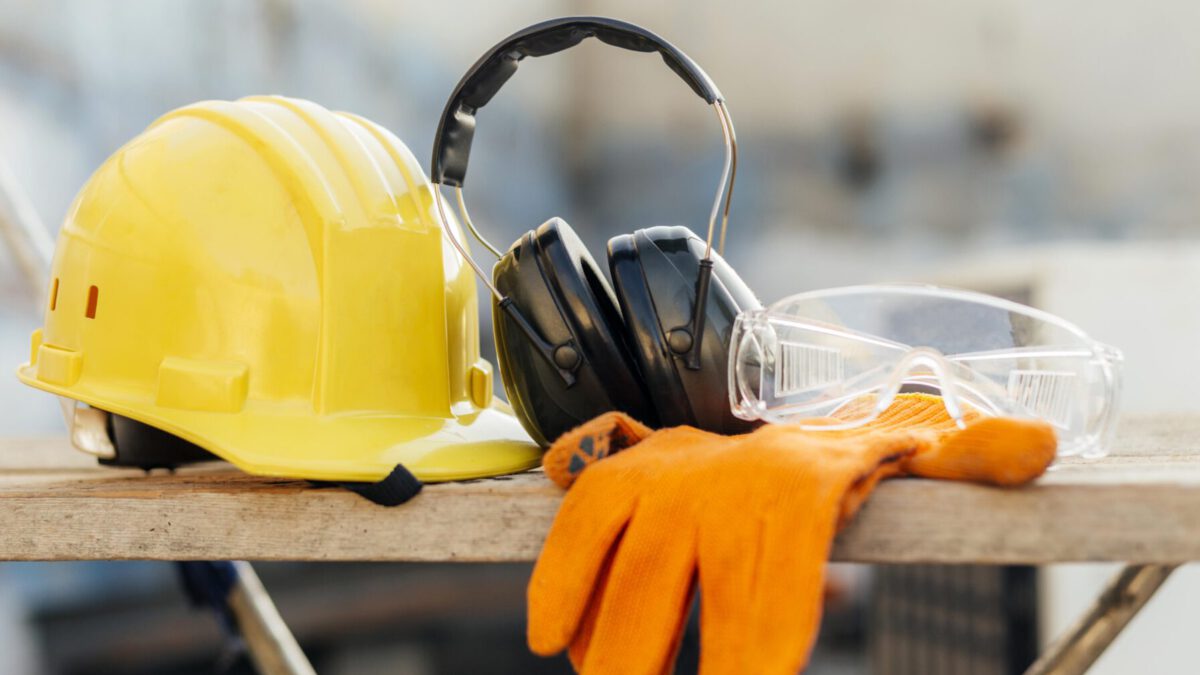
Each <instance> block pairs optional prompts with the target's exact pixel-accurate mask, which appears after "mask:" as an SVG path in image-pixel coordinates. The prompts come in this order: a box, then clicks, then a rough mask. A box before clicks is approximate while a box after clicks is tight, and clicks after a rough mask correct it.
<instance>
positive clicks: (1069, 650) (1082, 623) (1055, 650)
mask: <svg viewBox="0 0 1200 675" xmlns="http://www.w3.org/2000/svg"><path fill="white" fill-rule="evenodd" d="M1175 568H1176V565H1126V566H1125V567H1124V568H1123V569H1122V570H1121V571H1120V572H1119V573H1117V575H1116V576H1114V577H1113V578H1112V579H1111V580H1110V581H1109V582H1108V586H1107V587H1105V589H1104V592H1103V593H1101V594H1100V597H1098V598H1096V601H1095V602H1093V603H1092V606H1091V607H1089V608H1088V611H1087V612H1086V613H1085V614H1084V615H1083V616H1082V617H1080V619H1079V621H1078V622H1076V623H1075V625H1074V626H1071V629H1070V630H1068V631H1067V632H1066V633H1065V634H1064V635H1063V636H1061V637H1060V638H1058V639H1057V640H1055V641H1054V643H1053V644H1051V645H1050V647H1049V648H1047V649H1046V652H1045V653H1044V654H1042V656H1041V657H1040V658H1039V659H1038V660H1037V661H1036V662H1035V663H1034V664H1033V665H1032V666H1030V667H1029V669H1028V670H1026V671H1025V675H1082V674H1083V673H1085V672H1087V669H1088V668H1091V667H1092V664H1093V663H1095V662H1096V659H1098V658H1100V655H1101V654H1103V653H1104V650H1105V649H1108V646H1109V645H1111V644H1112V641H1113V640H1115V639H1116V638H1117V636H1118V635H1120V634H1121V631H1122V630H1123V629H1124V628H1125V626H1126V625H1128V624H1129V622H1130V620H1132V619H1133V617H1135V616H1137V613H1138V611H1140V610H1141V609H1142V607H1144V606H1145V605H1146V602H1147V601H1149V600H1150V598H1151V597H1153V596H1154V593H1155V591H1157V590H1158V587H1159V586H1162V583H1163V582H1164V581H1166V580H1167V577H1168V576H1170V575H1171V572H1173V571H1175Z"/></svg>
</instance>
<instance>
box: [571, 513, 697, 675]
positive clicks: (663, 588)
mask: <svg viewBox="0 0 1200 675" xmlns="http://www.w3.org/2000/svg"><path fill="white" fill-rule="evenodd" d="M680 520H681V519H680V516H679V514H676V513H671V512H669V511H667V510H665V509H648V510H646V511H641V510H640V511H638V513H636V514H635V515H634V517H633V519H632V520H631V522H630V523H629V526H628V528H627V529H626V532H625V535H624V537H622V539H621V542H620V543H619V545H618V546H617V549H616V553H615V555H614V556H613V560H612V565H611V570H610V572H609V577H608V579H607V583H606V584H605V586H604V589H603V595H597V596H596V597H595V598H594V599H593V602H594V603H596V607H595V610H596V615H595V622H594V624H593V625H592V626H591V631H590V633H586V634H584V635H583V636H582V638H583V639H584V640H587V641H588V643H587V644H586V649H580V650H578V651H583V652H585V653H584V655H583V661H582V667H581V668H580V672H581V673H629V674H631V675H636V674H639V673H641V674H644V675H659V673H662V672H669V668H670V666H671V664H672V663H673V662H674V659H675V650H676V648H677V647H678V645H679V635H680V633H681V632H682V631H683V627H684V623H685V622H686V620H687V614H688V608H689V607H690V605H691V597H692V588H693V583H694V576H695V563H696V560H695V540H694V537H693V534H692V531H690V530H689V529H688V528H687V527H681V523H680Z"/></svg>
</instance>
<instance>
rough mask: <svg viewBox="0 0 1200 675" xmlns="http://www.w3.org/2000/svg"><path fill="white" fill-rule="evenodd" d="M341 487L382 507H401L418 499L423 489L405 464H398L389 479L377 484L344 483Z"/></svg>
mask: <svg viewBox="0 0 1200 675" xmlns="http://www.w3.org/2000/svg"><path fill="white" fill-rule="evenodd" d="M340 485H341V486H342V487H344V488H346V489H347V490H349V491H351V492H353V493H354V494H356V495H358V496H360V497H363V498H364V499H367V500H368V501H371V502H374V503H376V504H379V505H380V506H399V505H401V504H403V503H404V502H407V501H408V500H410V499H412V498H413V497H416V496H417V494H418V493H419V492H421V487H422V483H421V481H419V480H417V477H416V476H414V475H412V472H411V471H409V470H408V469H406V468H404V465H403V464H397V465H396V468H395V469H392V472H391V473H390V474H388V477H387V478H384V479H383V480H381V481H379V482H377V483H352V482H342V483H340Z"/></svg>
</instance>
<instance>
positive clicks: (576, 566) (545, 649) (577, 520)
mask: <svg viewBox="0 0 1200 675" xmlns="http://www.w3.org/2000/svg"><path fill="white" fill-rule="evenodd" d="M593 473H594V472H593ZM591 477H596V478H599V477H600V476H599V475H598V474H594V476H584V477H583V478H584V479H583V480H581V481H580V484H579V485H577V486H576V487H575V488H574V489H572V490H571V491H569V492H568V493H567V496H566V497H565V498H564V499H563V503H562V506H561V507H559V511H558V515H557V516H556V517H555V519H554V524H553V525H552V526H551V527H550V533H549V534H548V535H547V537H546V543H545V545H544V546H543V547H542V552H541V555H539V556H538V560H537V564H535V565H534V567H533V575H532V576H531V577H530V579H529V590H528V594H527V605H528V615H529V617H528V621H529V627H528V630H527V639H528V642H529V648H530V649H531V650H532V651H533V652H534V653H537V654H541V655H543V656H550V655H552V654H557V653H558V652H560V651H562V650H563V649H566V648H567V645H568V644H569V643H570V642H571V639H572V638H574V637H575V633H576V631H577V630H578V628H579V622H580V619H581V618H582V617H583V613H584V610H585V609H586V607H587V604H588V601H589V600H590V599H591V597H592V589H593V587H594V586H595V583H596V579H597V576H598V575H599V574H600V572H601V569H602V568H603V566H604V565H605V563H606V560H607V559H608V557H609V552H610V550H611V549H612V548H613V546H614V544H615V542H617V541H618V540H619V538H620V537H621V533H622V531H623V530H624V529H625V526H626V524H627V523H628V522H629V519H630V515H631V514H632V513H633V508H634V504H635V503H636V499H635V497H634V495H633V493H632V492H631V491H628V490H621V489H619V487H620V486H616V485H614V486H611V487H612V488H613V489H609V490H600V489H591V488H589V487H588V485H587V484H588V483H591V482H599V483H600V485H598V486H596V487H603V486H604V485H603V482H601V481H588V480H586V479H588V478H591Z"/></svg>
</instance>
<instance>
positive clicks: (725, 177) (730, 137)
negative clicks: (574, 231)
mask: <svg viewBox="0 0 1200 675" xmlns="http://www.w3.org/2000/svg"><path fill="white" fill-rule="evenodd" d="M712 107H713V109H714V110H715V111H716V113H717V121H718V122H720V123H721V136H722V138H724V140H725V162H724V164H723V165H722V168H721V182H720V183H718V184H717V194H716V196H715V197H713V205H712V210H711V211H710V212H709V215H708V236H707V238H706V239H705V245H704V259H705V260H711V259H712V250H713V235H714V234H715V233H716V225H717V215H718V214H720V213H722V209H721V197H722V195H724V197H725V200H724V201H725V208H724V213H723V215H722V217H721V236H720V239H719V242H718V245H717V251H718V253H719V254H721V255H724V253H725V232H726V230H727V229H728V227H729V207H730V203H731V202H732V201H733V184H734V181H735V180H736V179H737V154H738V153H737V135H736V134H735V133H734V130H733V120H732V119H731V118H730V117H729V110H728V108H726V107H725V101H724V100H722V99H718V100H717V101H716V102H715V103H713V104H712ZM432 186H433V200H434V202H435V203H436V204H437V210H438V219H439V220H440V221H441V225H442V231H443V232H444V233H445V235H446V239H448V240H450V244H451V245H452V246H454V249H455V250H456V251H458V253H459V255H461V256H462V257H463V258H464V259H465V260H466V262H467V264H468V265H470V266H471V269H472V270H474V271H475V274H476V275H477V276H478V277H479V278H480V280H482V281H483V283H484V285H486V286H487V287H488V290H490V291H491V292H492V295H494V296H496V300H503V299H504V295H503V294H502V293H500V290H499V289H497V288H496V286H495V284H493V283H492V281H491V278H489V277H488V275H487V274H485V273H484V271H483V268H482V267H480V266H479V263H477V262H475V259H474V258H472V257H471V255H470V254H469V253H468V252H467V247H466V245H465V244H463V242H461V241H459V239H458V237H457V236H456V235H455V234H454V233H453V232H451V227H450V220H449V219H448V218H447V217H446V206H445V202H444V199H443V197H442V184H441V183H433V184H432ZM455 194H456V196H457V201H458V211H459V213H460V214H461V215H462V219H463V223H464V224H465V225H466V226H467V229H468V230H470V232H471V234H472V235H474V237H475V239H477V240H478V241H479V243H480V244H483V246H484V248H486V249H487V250H489V251H491V253H492V254H493V255H495V256H496V258H497V259H498V258H500V257H502V255H501V253H500V250H499V249H497V248H496V247H495V246H493V245H492V244H491V242H489V241H488V240H487V239H485V238H484V237H483V235H482V234H480V233H479V230H477V229H476V228H475V224H474V223H473V222H472V221H471V216H470V215H469V214H468V213H467V204H466V201H465V200H464V199H463V190H462V186H461V185H460V186H456V187H455Z"/></svg>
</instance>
